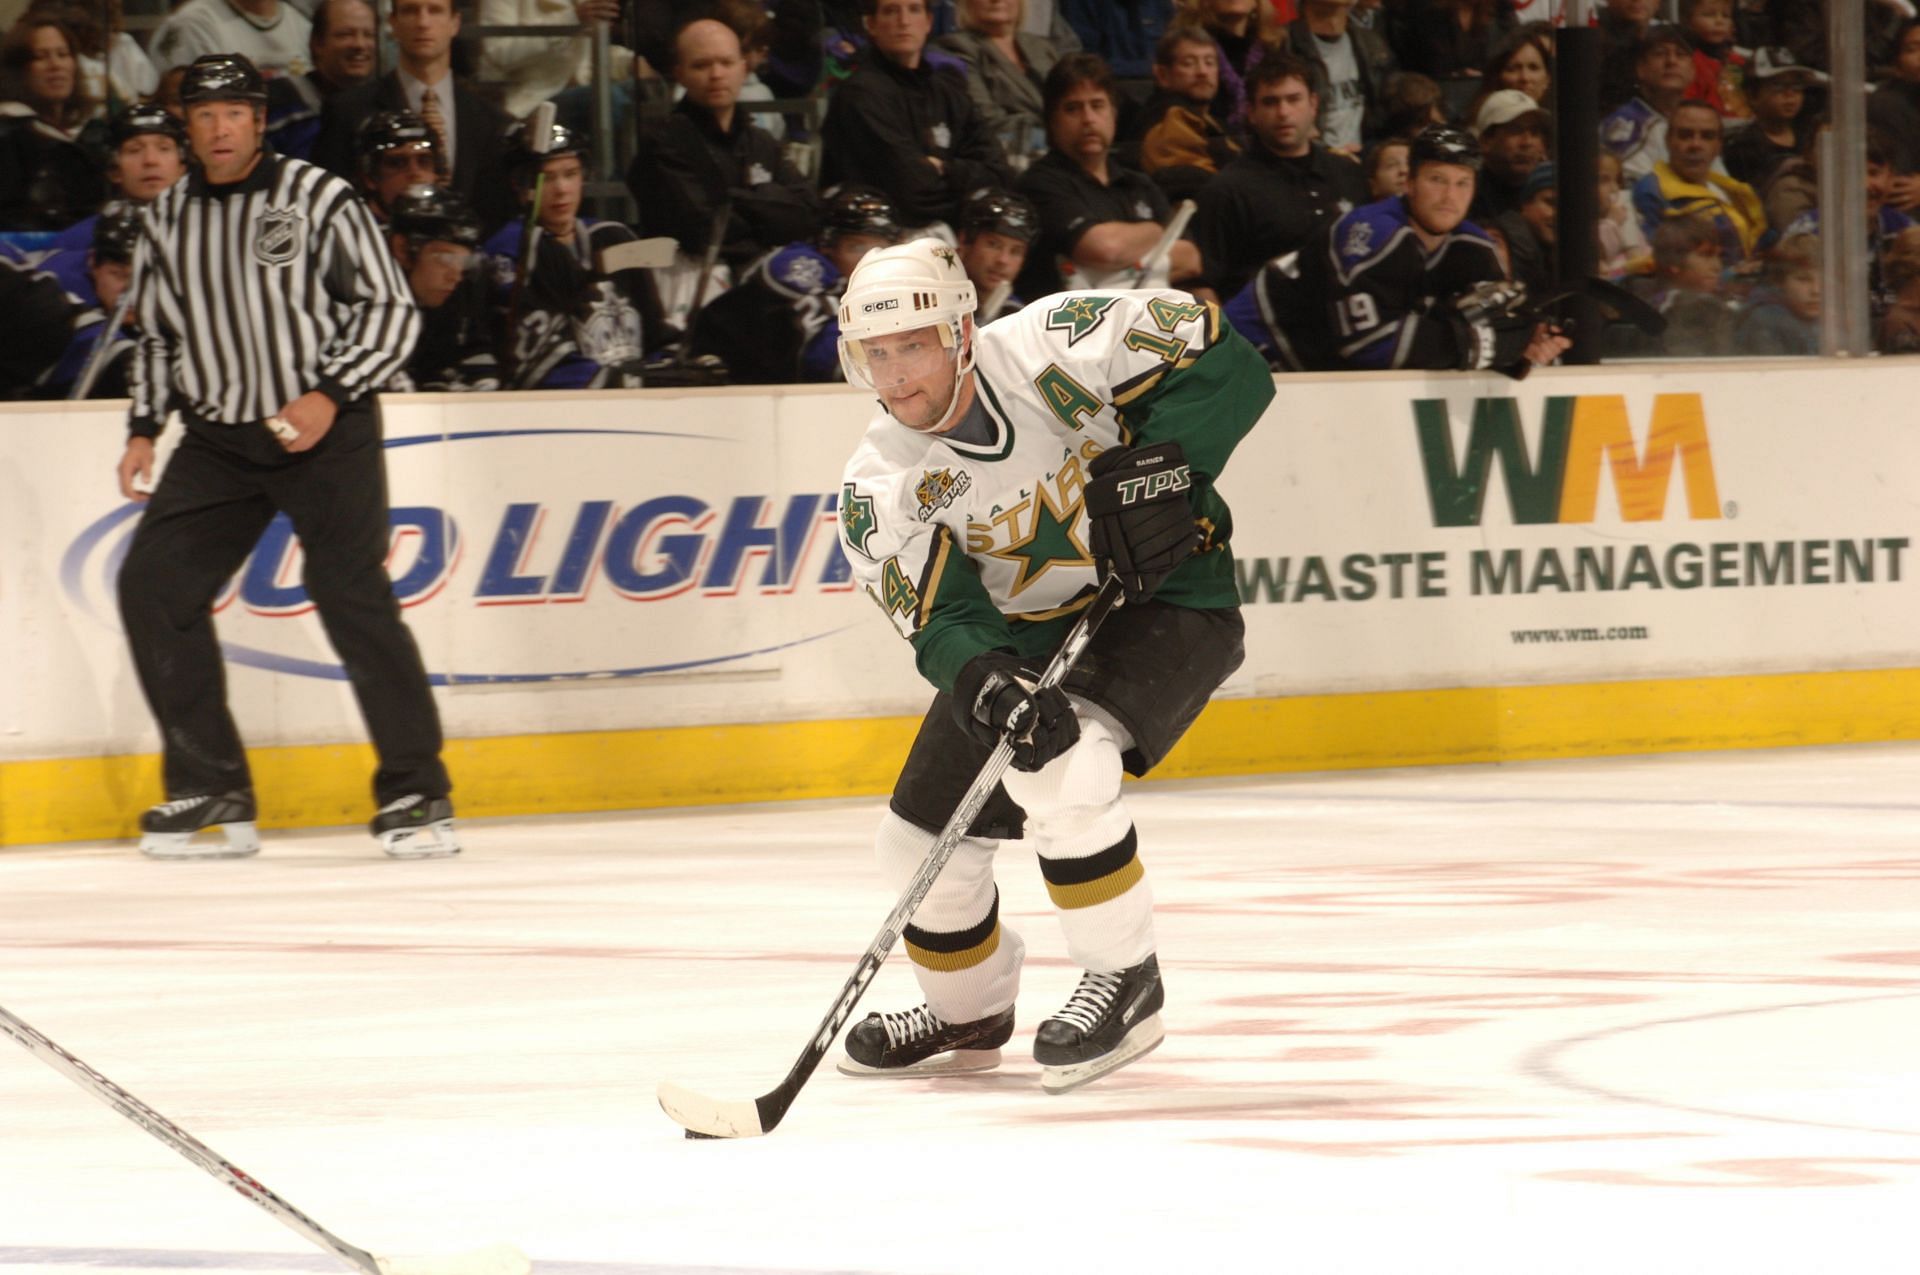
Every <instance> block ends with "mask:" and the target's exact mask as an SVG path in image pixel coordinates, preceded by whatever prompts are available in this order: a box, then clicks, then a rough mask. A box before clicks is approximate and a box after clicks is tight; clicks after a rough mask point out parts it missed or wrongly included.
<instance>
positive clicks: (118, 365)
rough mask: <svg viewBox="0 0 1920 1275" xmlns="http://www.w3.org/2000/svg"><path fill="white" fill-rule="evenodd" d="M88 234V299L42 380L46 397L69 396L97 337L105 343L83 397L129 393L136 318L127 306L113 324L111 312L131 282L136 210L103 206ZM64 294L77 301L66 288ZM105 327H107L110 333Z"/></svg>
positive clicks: (117, 205)
mask: <svg viewBox="0 0 1920 1275" xmlns="http://www.w3.org/2000/svg"><path fill="white" fill-rule="evenodd" d="M93 232H94V234H93V242H92V243H91V244H90V245H89V246H88V247H87V250H86V253H85V255H84V261H85V263H86V279H87V283H86V293H87V296H88V297H91V298H92V300H91V301H90V302H87V301H82V302H81V304H82V306H83V309H82V312H81V314H80V315H79V316H78V317H77V319H76V321H75V324H74V332H73V339H72V340H71V341H69V342H68V343H67V350H66V353H65V354H64V355H63V356H62V357H61V359H60V362H59V363H58V364H56V365H55V366H54V369H53V371H52V372H51V373H50V374H49V375H48V376H47V378H46V382H45V386H44V388H45V397H47V398H70V397H72V396H73V393H74V391H75V389H77V388H78V385H79V382H80V381H81V380H82V379H83V378H84V377H85V376H86V374H87V367H88V364H89V363H91V362H93V360H94V358H95V354H94V350H95V347H96V346H99V345H100V343H101V341H102V340H105V341H106V342H107V345H106V346H105V348H103V349H101V350H100V352H99V356H98V359H99V361H98V365H97V366H96V367H95V368H94V371H93V381H92V383H91V384H90V385H89V386H88V387H87V394H86V397H88V398H125V397H127V394H128V392H129V391H128V385H127V377H128V375H129V374H130V372H131V370H132V362H133V361H132V359H131V358H130V357H129V356H130V355H131V354H132V353H133V347H134V337H135V329H136V328H137V327H138V326H139V324H138V317H137V316H136V315H135V313H134V311H133V307H132V306H131V305H129V306H128V307H127V310H126V313H124V314H122V315H120V316H119V322H118V323H115V322H114V314H115V311H116V310H117V309H118V308H119V305H120V301H121V298H123V297H125V296H126V292H127V288H128V287H129V286H130V285H131V284H132V283H133V252H134V249H135V248H136V247H138V246H139V243H140V233H141V231H140V210H139V208H138V207H137V206H136V205H133V204H128V203H112V204H108V205H107V206H106V208H105V209H103V210H102V211H101V213H100V215H99V216H98V217H97V218H95V219H94V220H93ZM68 297H69V299H72V300H76V301H79V300H80V298H79V297H78V296H76V295H75V294H74V293H73V292H72V290H71V289H69V290H68ZM109 328H111V329H112V335H111V336H110V337H109V336H108V329H109Z"/></svg>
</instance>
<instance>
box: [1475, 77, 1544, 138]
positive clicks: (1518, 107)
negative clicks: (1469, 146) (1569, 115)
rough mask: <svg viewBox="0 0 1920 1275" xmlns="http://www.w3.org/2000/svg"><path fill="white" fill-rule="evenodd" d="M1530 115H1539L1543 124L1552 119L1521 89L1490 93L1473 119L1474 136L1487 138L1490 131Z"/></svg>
mask: <svg viewBox="0 0 1920 1275" xmlns="http://www.w3.org/2000/svg"><path fill="white" fill-rule="evenodd" d="M1528 115H1538V116H1539V117H1540V119H1541V121H1542V122H1543V123H1544V122H1547V121H1550V120H1551V119H1552V117H1551V116H1550V115H1548V114H1547V112H1546V110H1545V109H1544V108H1543V107H1542V106H1541V105H1540V103H1538V102H1536V101H1534V100H1533V99H1532V98H1531V97H1528V96H1527V95H1526V94H1525V93H1523V92H1521V91H1520V90H1519V89H1501V90H1500V91H1499V92H1497V93H1489V94H1488V95H1487V100H1486V101H1484V102H1482V103H1480V113H1479V114H1477V115H1475V116H1474V117H1473V135H1474V136H1475V137H1485V136H1486V135H1487V130H1488V129H1490V128H1499V127H1501V126H1502V125H1504V124H1511V123H1513V122H1514V121H1515V120H1517V119H1522V118H1524V117H1526V116H1528Z"/></svg>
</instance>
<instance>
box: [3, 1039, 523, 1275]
mask: <svg viewBox="0 0 1920 1275" xmlns="http://www.w3.org/2000/svg"><path fill="white" fill-rule="evenodd" d="M0 1033H4V1034H6V1035H8V1036H11V1037H13V1038H14V1039H15V1040H17V1041H19V1042H20V1044H21V1045H23V1046H25V1048H26V1051H27V1052H28V1053H30V1054H32V1055H33V1056H34V1057H35V1058H38V1059H39V1060H40V1061H41V1062H43V1063H45V1064H47V1066H49V1067H51V1068H53V1069H54V1070H55V1071H57V1072H59V1073H60V1074H61V1075H63V1076H65V1077H66V1078H67V1079H69V1080H71V1081H73V1083H75V1084H76V1085H79V1086H80V1087H81V1088H82V1089H84V1090H86V1091H87V1092H88V1093H90V1094H92V1095H93V1096H94V1097H96V1098H98V1099H99V1100H100V1101H101V1102H104V1103H106V1104H107V1105H108V1106H109V1107H112V1108H113V1109H114V1110H115V1111H117V1112H119V1113H120V1114H121V1115H123V1116H125V1117H126V1118H127V1119H129V1120H131V1121H133V1122H134V1123H135V1124H137V1125H139V1126H140V1127H141V1128H142V1129H145V1130H146V1131H147V1132H148V1133H150V1134H152V1135H153V1136H154V1137H156V1138H158V1139H160V1141H162V1142H164V1143H166V1144H167V1145H168V1146H170V1147H172V1148H173V1149H174V1150H175V1151H178V1152H179V1153H180V1154H181V1155H183V1156H185V1157H186V1158H187V1159H188V1160H191V1161H192V1162H193V1163H194V1164H197V1165H199V1166H200V1167H201V1168H202V1169H205V1170H206V1171H207V1172H208V1173H210V1174H212V1175H213V1177H214V1178H216V1179H217V1180H219V1181H221V1182H224V1183H225V1184H226V1185H228V1186H230V1187H232V1188H233V1189H234V1190H235V1191H238V1192H239V1193H240V1194H241V1195H244V1196H245V1197H246V1198H247V1199H249V1200H252V1201H253V1202H254V1203H255V1204H257V1205H259V1206H260V1207H261V1208H262V1209H264V1210H266V1211H267V1212H268V1213H271V1214H272V1215H273V1216H274V1217H276V1218H278V1219H279V1220H280V1221H281V1222H282V1223H283V1224H284V1225H285V1226H286V1227H287V1228H288V1229H289V1230H291V1231H293V1232H294V1233H296V1234H297V1235H299V1236H300V1237H301V1238H302V1239H305V1240H308V1241H310V1242H312V1243H313V1244H316V1245H318V1246H319V1247H321V1248H323V1249H325V1250H326V1251H327V1252H329V1253H332V1254H333V1255H334V1256H335V1257H338V1258H340V1259H341V1260H342V1261H344V1262H346V1263H347V1264H348V1265H350V1266H353V1267H354V1268H356V1269H357V1270H360V1271H364V1272H365V1273H366V1275H527V1273H528V1272H530V1271H531V1270H532V1269H533V1264H532V1263H531V1262H529V1261H528V1260H527V1256H526V1254H524V1253H522V1252H521V1251H520V1250H519V1249H517V1248H515V1247H514V1246H513V1245H511V1244H495V1245H493V1246H491V1247H489V1248H483V1249H476V1250H475V1251H473V1252H471V1253H461V1254H457V1255H455V1256H451V1257H376V1256H374V1255H373V1254H372V1253H369V1252H367V1251H366V1250H365V1249H363V1248H356V1247H354V1246H353V1245H351V1244H349V1243H347V1242H346V1241H345V1240H343V1239H341V1238H340V1237H339V1236H337V1235H335V1234H333V1233H332V1232H331V1231H329V1230H327V1229H326V1228H325V1227H323V1226H321V1225H320V1224H319V1223H318V1222H315V1221H314V1220H313V1219H312V1218H310V1217H308V1216H307V1215H306V1214H304V1213H302V1212H301V1211H300V1210H299V1209H296V1208H294V1207H293V1206H292V1205H291V1204H288V1203H287V1202H286V1201H285V1200H283V1199H281V1198H280V1197H279V1196H277V1195H275V1194H274V1193H273V1192H272V1191H269V1190H268V1189H267V1188H266V1187H265V1186H263V1185H262V1184H261V1183H260V1182H258V1181H257V1180H255V1179H254V1178H253V1177H252V1176H251V1175H249V1174H247V1173H243V1172H241V1171H240V1170H239V1169H237V1168H235V1167H234V1166H233V1165H231V1164H229V1163H227V1162H226V1161H225V1160H223V1159H221V1158H220V1157H219V1156H218V1155H216V1154H215V1153H214V1151H213V1150H212V1148H210V1147H208V1146H207V1145H206V1144H205V1143H203V1142H201V1141H200V1140H199V1139H198V1138H196V1137H194V1136H193V1135H192V1134H190V1133H188V1132H187V1131H186V1130H185V1129H182V1128H181V1127H180V1126H179V1125H177V1124H175V1123H173V1121H171V1120H169V1119H167V1118H166V1117H165V1116H163V1115H161V1114H160V1113H159V1112H157V1111H155V1110H154V1109H153V1108H152V1107H149V1106H148V1105H147V1104H146V1103H144V1102H141V1101H140V1100H139V1099H138V1098H136V1097H134V1096H133V1095H132V1094H130V1093H128V1092H127V1091H126V1090H124V1089H122V1088H121V1087H120V1086H119V1085H116V1084H114V1083H113V1082H112V1081H111V1080H108V1079H107V1078H106V1077H105V1076H103V1075H101V1074H100V1073H99V1072H97V1071H95V1070H94V1069H93V1068H91V1067H89V1066H88V1065H87V1064H86V1063H84V1062H81V1061H80V1060H79V1059H78V1058H75V1057H74V1056H73V1055H72V1054H70V1053H68V1052H67V1051H66V1050H64V1049H62V1048H61V1047H60V1046H58V1045H56V1044H54V1043H53V1042H52V1041H51V1040H48V1039H47V1038H46V1037H45V1036H43V1035H41V1034H40V1033H39V1032H38V1031H36V1030H34V1029H33V1028H32V1027H30V1026H28V1025H27V1024H26V1023H24V1022H22V1021H21V1020H20V1019H18V1018H15V1017H14V1016H13V1015H12V1014H10V1013H8V1012H7V1011H6V1010H5V1009H4V1008H0Z"/></svg>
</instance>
